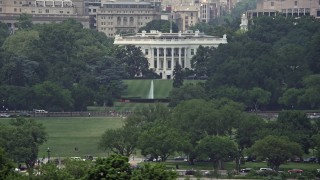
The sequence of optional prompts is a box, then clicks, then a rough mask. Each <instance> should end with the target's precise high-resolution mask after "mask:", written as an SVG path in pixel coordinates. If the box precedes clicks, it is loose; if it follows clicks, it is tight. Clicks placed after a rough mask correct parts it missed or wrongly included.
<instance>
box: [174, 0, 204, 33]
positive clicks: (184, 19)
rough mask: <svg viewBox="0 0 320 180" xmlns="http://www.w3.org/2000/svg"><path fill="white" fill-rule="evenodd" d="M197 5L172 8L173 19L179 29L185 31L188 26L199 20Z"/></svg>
mask: <svg viewBox="0 0 320 180" xmlns="http://www.w3.org/2000/svg"><path fill="white" fill-rule="evenodd" d="M199 10H200V7H199V6H177V7H174V10H173V21H174V22H175V23H176V24H177V25H178V28H179V30H180V31H182V32H185V31H187V30H189V27H191V26H194V25H195V24H197V23H198V22H199Z"/></svg>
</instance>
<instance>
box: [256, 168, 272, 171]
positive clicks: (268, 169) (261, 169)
mask: <svg viewBox="0 0 320 180" xmlns="http://www.w3.org/2000/svg"><path fill="white" fill-rule="evenodd" d="M259 171H274V170H273V169H271V168H260V169H259Z"/></svg>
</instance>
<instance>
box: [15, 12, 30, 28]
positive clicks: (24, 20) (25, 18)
mask: <svg viewBox="0 0 320 180" xmlns="http://www.w3.org/2000/svg"><path fill="white" fill-rule="evenodd" d="M31 18H32V17H31V15H29V14H26V13H22V14H20V16H19V17H18V18H17V20H18V23H17V25H18V28H19V30H20V29H21V30H26V29H31V27H32V19H31Z"/></svg>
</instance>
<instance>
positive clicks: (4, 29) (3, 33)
mask: <svg viewBox="0 0 320 180" xmlns="http://www.w3.org/2000/svg"><path fill="white" fill-rule="evenodd" d="M9 35H10V31H9V29H8V26H7V25H6V24H5V23H2V22H0V46H2V44H3V42H4V41H5V39H6V38H7V37H8V36H9Z"/></svg>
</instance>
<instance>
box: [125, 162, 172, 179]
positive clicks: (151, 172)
mask: <svg viewBox="0 0 320 180" xmlns="http://www.w3.org/2000/svg"><path fill="white" fill-rule="evenodd" d="M177 177H178V176H177V173H176V172H174V171H170V170H169V171H168V170H167V168H166V166H165V165H164V164H161V163H157V164H149V163H148V164H144V165H143V166H142V167H141V168H138V169H136V170H134V171H133V173H132V177H131V179H132V180H162V179H166V180H174V179H177Z"/></svg>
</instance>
